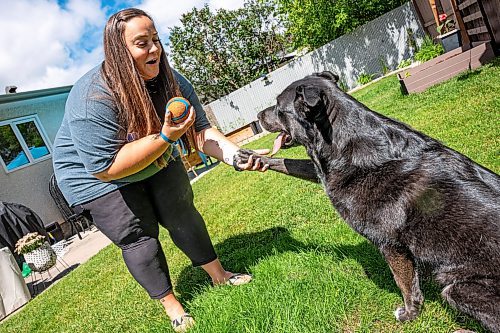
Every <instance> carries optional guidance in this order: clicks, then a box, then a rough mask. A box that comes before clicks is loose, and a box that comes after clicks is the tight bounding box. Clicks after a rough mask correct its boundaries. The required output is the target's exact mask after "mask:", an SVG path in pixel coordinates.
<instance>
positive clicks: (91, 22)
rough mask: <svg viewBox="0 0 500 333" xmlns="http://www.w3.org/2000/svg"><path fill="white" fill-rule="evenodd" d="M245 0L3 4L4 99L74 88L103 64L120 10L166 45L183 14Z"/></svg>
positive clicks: (0, 70)
mask: <svg viewBox="0 0 500 333" xmlns="http://www.w3.org/2000/svg"><path fill="white" fill-rule="evenodd" d="M243 2H244V0H143V1H139V0H116V1H111V0H103V1H98V0H1V1H0V47H1V49H0V51H1V52H0V94H4V93H5V89H4V88H5V86H17V87H18V89H17V92H23V91H31V90H38V89H46V88H53V87H60V86H66V85H72V84H74V83H75V82H76V80H78V78H79V77H81V76H82V75H83V74H85V73H86V72H87V71H88V70H90V69H91V68H93V67H95V66H97V65H98V64H99V63H100V62H101V61H102V60H103V48H102V31H103V29H104V25H105V24H106V21H107V19H108V18H109V16H111V15H112V14H113V13H115V12H117V11H118V10H121V9H124V8H128V7H137V8H141V9H143V10H145V11H146V12H147V13H149V14H150V15H151V16H152V17H153V20H154V21H155V25H156V28H157V29H158V32H159V34H160V38H161V39H162V40H163V41H166V40H167V39H168V32H169V27H173V26H175V25H179V23H180V21H179V19H180V17H181V15H182V14H183V13H186V12H188V11H190V10H191V9H192V8H193V7H197V8H200V7H203V6H204V4H205V3H207V4H208V5H209V6H210V8H211V9H213V10H215V9H219V8H224V9H230V10H231V9H237V8H240V7H242V6H243Z"/></svg>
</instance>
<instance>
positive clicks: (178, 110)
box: [167, 97, 190, 124]
mask: <svg viewBox="0 0 500 333" xmlns="http://www.w3.org/2000/svg"><path fill="white" fill-rule="evenodd" d="M189 106H190V104H189V102H188V100H187V99H185V98H183V97H173V98H171V99H170V100H169V101H168V102H167V109H168V110H169V111H170V113H171V114H172V122H173V123H174V124H179V123H182V122H183V121H184V120H186V118H187V117H188V116H189Z"/></svg>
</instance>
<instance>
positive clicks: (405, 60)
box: [398, 59, 413, 69]
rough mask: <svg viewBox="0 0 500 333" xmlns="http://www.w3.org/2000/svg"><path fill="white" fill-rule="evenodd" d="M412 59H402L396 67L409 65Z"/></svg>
mask: <svg viewBox="0 0 500 333" xmlns="http://www.w3.org/2000/svg"><path fill="white" fill-rule="evenodd" d="M412 62H413V61H412V60H411V59H404V60H401V62H400V63H399V65H398V69H401V68H405V67H408V66H410V65H411V63H412Z"/></svg>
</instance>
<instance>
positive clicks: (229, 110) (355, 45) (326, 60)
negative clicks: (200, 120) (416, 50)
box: [205, 3, 424, 133]
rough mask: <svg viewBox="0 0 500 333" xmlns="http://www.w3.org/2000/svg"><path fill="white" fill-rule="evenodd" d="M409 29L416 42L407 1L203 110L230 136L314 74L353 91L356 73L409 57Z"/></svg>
mask: <svg viewBox="0 0 500 333" xmlns="http://www.w3.org/2000/svg"><path fill="white" fill-rule="evenodd" d="M409 29H411V31H412V32H413V35H414V38H416V40H417V42H418V43H420V41H421V39H422V37H423V36H424V31H423V29H422V27H421V25H420V22H419V20H418V17H417V14H416V13H415V9H414V8H413V6H412V5H411V3H407V4H405V5H403V6H401V7H399V8H396V9H394V10H392V11H390V12H388V13H386V14H384V15H382V16H380V17H378V18H377V19H375V20H373V21H371V22H369V23H367V24H365V25H364V26H362V27H359V28H357V29H356V30H355V31H353V32H352V33H350V34H347V35H344V36H342V37H340V38H338V39H335V40H334V41H332V42H330V43H328V44H326V45H324V46H322V47H320V48H318V49H316V50H314V51H312V52H310V53H307V54H305V55H304V56H302V57H299V58H297V59H295V60H293V61H292V62H290V63H288V64H287V65H285V66H283V67H280V68H278V69H277V70H275V71H273V72H271V73H269V74H268V75H267V80H263V79H258V80H255V81H253V82H251V83H250V84H248V85H246V86H244V87H242V88H240V89H238V90H236V91H234V92H232V93H230V94H229V95H226V96H224V97H222V98H220V99H218V100H216V101H213V102H211V103H210V104H208V105H206V106H205V108H206V110H207V111H208V112H209V113H210V112H211V113H212V114H213V116H214V117H215V121H216V122H217V125H218V126H219V129H220V130H221V131H222V132H223V133H229V132H232V131H234V130H236V129H238V128H241V127H243V126H246V125H248V124H250V123H252V122H254V121H255V120H257V113H258V112H259V111H261V110H263V109H265V108H267V107H269V106H272V105H274V104H275V102H276V96H278V95H279V93H281V92H282V91H283V89H285V88H286V87H287V86H288V85H289V84H290V83H291V82H293V81H295V80H298V79H301V78H303V77H304V76H306V75H310V74H312V73H314V72H321V71H324V70H330V71H333V72H335V73H337V74H339V75H340V76H341V78H342V80H344V82H345V83H346V84H347V86H348V87H349V88H353V87H355V86H356V85H357V83H356V81H357V79H358V77H359V75H360V74H362V73H366V74H380V73H381V72H382V62H383V63H384V64H385V65H386V66H388V67H389V69H395V68H396V67H397V66H398V64H399V63H400V62H401V61H402V60H404V59H407V58H409V57H411V56H412V55H413V54H412V49H411V48H410V46H409V44H408V37H409V35H408V30H409Z"/></svg>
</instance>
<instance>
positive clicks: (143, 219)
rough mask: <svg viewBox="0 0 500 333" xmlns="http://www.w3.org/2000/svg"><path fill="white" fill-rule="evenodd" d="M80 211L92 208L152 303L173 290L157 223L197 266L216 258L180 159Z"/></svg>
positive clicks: (81, 207) (103, 230) (98, 224)
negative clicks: (195, 205)
mask: <svg viewBox="0 0 500 333" xmlns="http://www.w3.org/2000/svg"><path fill="white" fill-rule="evenodd" d="M77 208H78V209H85V210H88V211H89V212H90V214H91V215H92V218H93V220H94V224H95V225H96V226H97V228H99V230H100V231H101V232H102V233H103V234H104V235H106V236H107V237H108V238H109V239H111V241H113V243H115V244H116V245H117V246H119V247H120V248H121V249H122V255H123V259H124V260H125V264H126V265H127V267H128V270H129V271H130V273H131V274H132V276H133V277H134V278H135V279H136V280H137V282H139V284H140V285H141V286H142V287H144V289H146V291H147V292H148V293H149V296H150V297H151V298H153V299H161V298H163V297H165V296H166V295H168V294H169V293H171V292H172V283H171V281H170V275H169V272H168V266H167V260H166V258H165V254H164V253H163V250H162V248H161V244H160V242H159V241H158V234H159V226H158V223H159V224H161V225H162V226H163V227H165V228H166V229H167V230H168V232H169V233H170V237H171V238H172V240H173V242H174V243H175V245H177V247H179V248H180V249H181V250H182V251H183V252H184V253H185V254H186V255H187V256H188V257H189V259H191V262H192V263H193V265H194V266H201V265H204V264H207V263H209V262H211V261H213V260H215V259H217V255H216V254H215V251H214V248H213V246H212V242H211V241H210V236H209V235H208V232H207V229H206V226H205V222H204V221H203V218H202V217H201V215H200V213H198V211H197V210H196V208H195V207H194V204H193V191H192V189H191V184H190V183H189V178H188V176H187V174H186V170H185V169H184V166H183V164H182V162H181V161H180V159H179V158H178V159H176V160H175V161H171V162H170V163H169V165H168V166H167V167H166V168H165V169H163V170H161V171H160V172H158V173H157V174H155V175H154V176H152V177H150V178H148V179H145V180H142V181H139V182H136V183H131V184H128V185H126V186H124V187H122V188H120V189H118V190H116V191H113V192H111V193H109V194H107V195H105V196H102V197H100V198H98V199H95V200H93V201H91V202H89V203H86V204H83V205H80V206H79V207H78V206H77Z"/></svg>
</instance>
